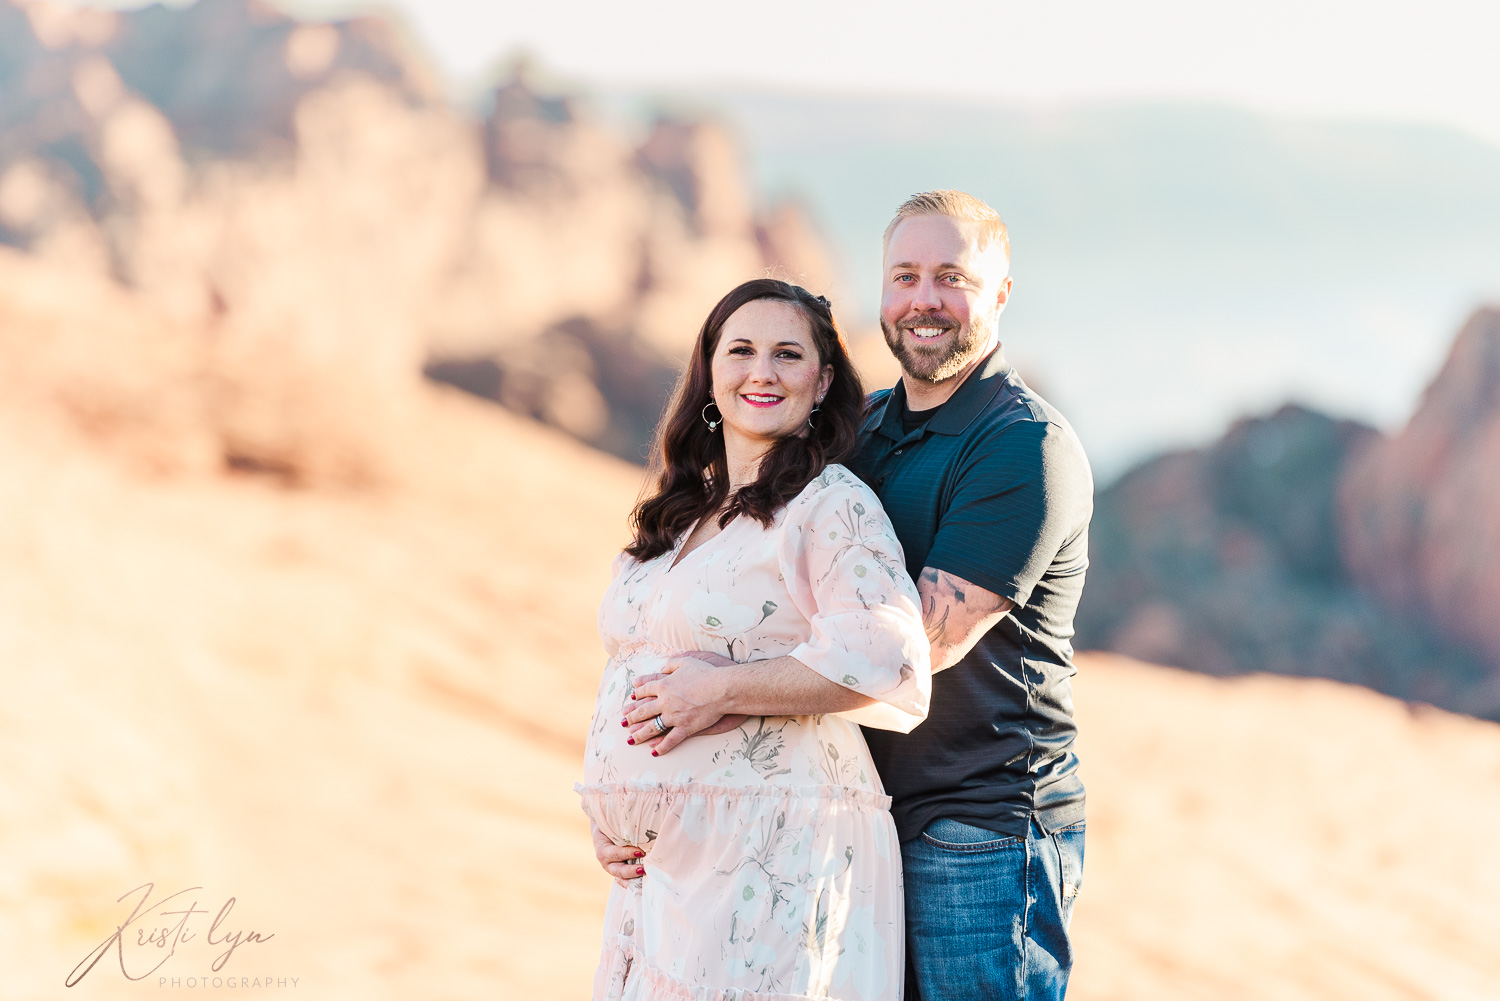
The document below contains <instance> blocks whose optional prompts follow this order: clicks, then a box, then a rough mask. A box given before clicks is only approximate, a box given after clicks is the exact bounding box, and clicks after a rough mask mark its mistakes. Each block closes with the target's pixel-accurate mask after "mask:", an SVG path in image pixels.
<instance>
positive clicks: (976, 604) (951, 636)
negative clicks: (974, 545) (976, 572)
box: [917, 567, 1016, 674]
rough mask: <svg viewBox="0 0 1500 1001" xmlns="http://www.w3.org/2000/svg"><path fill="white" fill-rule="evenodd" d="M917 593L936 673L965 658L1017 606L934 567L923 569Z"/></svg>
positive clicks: (933, 669)
mask: <svg viewBox="0 0 1500 1001" xmlns="http://www.w3.org/2000/svg"><path fill="white" fill-rule="evenodd" d="M917 594H918V595H920V596H921V598H922V624H923V625H924V626H926V627H927V639H928V641H929V642H930V643H931V644H932V673H933V674H937V673H938V672H939V671H946V670H947V669H948V668H950V667H952V666H953V665H954V664H957V663H958V662H959V661H960V660H962V659H963V656H964V654H966V653H968V652H969V651H970V650H972V649H974V644H975V643H978V642H979V637H981V636H983V635H984V634H985V633H987V632H989V631H990V630H991V629H992V628H994V626H995V624H996V623H998V622H999V621H1000V620H1001V619H1003V618H1005V616H1006V613H1008V612H1009V611H1010V610H1011V609H1012V608H1015V607H1016V606H1015V604H1014V603H1013V602H1012V601H1011V600H1010V599H1009V598H1002V597H1000V596H999V595H998V594H996V593H995V592H993V591H986V590H985V589H984V588H982V587H980V586H979V585H978V584H970V583H969V582H968V581H966V580H964V579H963V578H962V577H959V576H957V575H955V574H951V573H949V572H948V571H946V570H936V569H934V568H932V567H923V568H922V575H921V577H919V578H918V579H917Z"/></svg>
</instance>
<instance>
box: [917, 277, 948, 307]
mask: <svg viewBox="0 0 1500 1001" xmlns="http://www.w3.org/2000/svg"><path fill="white" fill-rule="evenodd" d="M911 308H912V309H915V310H918V311H920V312H923V313H931V312H934V311H936V310H939V309H942V308H943V300H942V299H940V298H939V297H938V290H937V282H935V281H933V280H932V279H931V278H923V279H922V280H921V281H920V282H919V283H918V284H917V292H916V294H915V295H913V296H912V299H911Z"/></svg>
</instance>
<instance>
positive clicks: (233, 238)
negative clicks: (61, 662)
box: [0, 0, 826, 481]
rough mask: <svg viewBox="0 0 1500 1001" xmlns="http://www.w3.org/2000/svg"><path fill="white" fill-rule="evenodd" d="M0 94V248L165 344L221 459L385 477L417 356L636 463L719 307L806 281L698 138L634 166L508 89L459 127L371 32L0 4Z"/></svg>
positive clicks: (345, 25)
mask: <svg viewBox="0 0 1500 1001" xmlns="http://www.w3.org/2000/svg"><path fill="white" fill-rule="evenodd" d="M0 80H3V81H4V87H3V88H0V243H3V244H9V245H11V246H13V247H16V248H18V249H21V250H24V251H26V252H27V253H28V254H29V255H30V256H31V258H32V259H33V260H34V261H36V262H40V263H42V264H45V265H48V266H51V267H55V268H57V269H59V270H60V271H64V272H67V273H71V274H78V275H90V276H93V277H95V278H97V279H98V280H99V281H102V282H113V283H115V284H116V285H118V286H120V287H121V289H122V291H125V292H127V293H128V295H129V297H131V299H132V301H133V302H135V303H136V304H137V306H139V308H140V309H142V310H145V311H146V312H147V313H154V314H155V315H158V316H159V317H160V318H161V322H163V323H165V324H168V325H170V326H172V327H173V328H174V329H180V330H182V331H184V332H185V333H184V338H185V339H184V344H183V350H184V351H185V352H186V355H187V356H190V357H191V358H192V359H194V364H195V365H197V366H198V370H199V371H200V372H201V378H202V379H203V381H204V390H203V392H204V395H205V397H206V399H208V400H209V401H210V404H211V405H210V408H209V409H210V414H211V418H210V420H211V424H212V427H213V433H214V434H215V435H217V437H218V438H219V440H220V441H221V450H222V452H223V454H224V456H225V457H226V459H227V460H228V461H230V462H231V463H233V464H238V465H242V466H248V467H257V468H265V469H275V470H281V471H283V472H285V473H286V474H287V475H290V476H294V477H301V478H327V477H331V478H335V479H342V480H354V481H357V480H362V479H369V478H371V477H378V476H380V475H382V474H381V470H380V468H379V467H380V461H379V455H380V452H381V441H382V440H383V439H385V438H388V437H390V436H391V435H393V434H395V433H397V431H398V429H399V427H400V426H401V424H402V422H403V421H405V420H406V419H407V418H406V417H405V416H404V411H405V409H406V408H408V407H409V405H410V399H411V395H412V390H413V387H414V386H415V385H416V384H417V382H418V381H419V379H420V373H421V371H422V367H423V364H424V362H426V361H435V362H437V363H439V367H441V366H442V365H444V364H446V365H447V366H449V368H450V369H451V368H452V367H453V366H455V365H456V366H458V367H459V369H461V370H463V374H464V376H465V377H464V378H459V377H455V378H454V381H456V382H460V383H463V384H466V385H467V384H469V383H474V382H475V380H474V379H473V378H472V377H473V375H474V372H473V371H472V366H474V365H476V364H477V365H479V366H480V367H481V368H483V370H484V372H489V373H492V374H493V378H491V379H490V382H491V383H493V385H492V386H491V388H490V389H488V390H484V391H485V392H486V395H490V396H492V397H494V398H496V399H498V400H501V401H502V402H506V403H507V404H509V405H511V406H512V407H514V408H516V409H519V410H521V411H523V412H525V413H527V414H528V415H530V416H534V417H537V418H539V419H542V420H545V421H548V422H550V423H553V424H556V425H558V426H560V427H563V428H564V429H566V430H568V431H569V432H570V433H572V434H574V435H576V436H578V437H580V438H583V439H585V440H587V441H591V442H593V443H595V444H598V445H601V446H602V447H607V448H610V449H611V450H613V451H616V452H618V453H620V454H625V455H630V456H632V457H637V458H638V457H639V454H640V452H639V450H640V448H641V446H642V444H643V443H644V441H645V439H646V438H647V437H648V436H649V432H650V427H651V424H652V423H653V422H654V420H655V418H656V415H657V413H658V412H659V408H660V405H661V401H662V399H663V398H664V396H665V392H666V389H665V387H666V386H667V385H668V384H669V383H670V381H671V378H672V374H673V372H674V371H675V368H676V366H677V364H678V363H679V361H680V358H681V355H682V353H683V351H684V350H685V349H686V346H687V345H688V344H689V343H691V340H692V337H693V335H694V334H695V332H696V330H697V327H698V325H699V323H700V322H701V320H702V317H703V315H704V314H705V313H706V312H707V310H708V308H709V306H711V305H712V303H713V302H714V301H715V300H716V299H717V298H718V297H719V296H720V295H721V294H722V293H723V292H724V291H726V290H727V289H728V288H730V287H731V286H733V285H734V284H737V283H738V282H740V281H743V280H745V279H746V278H751V277H756V276H759V275H761V274H763V273H764V272H765V270H766V268H767V267H768V266H769V265H773V264H774V265H781V266H785V267H788V268H789V269H790V270H793V271H808V272H812V273H821V272H826V267H824V265H823V264H822V261H823V259H824V255H823V254H821V252H820V251H819V247H818V245H817V242H816V239H815V238H814V237H813V236H811V234H810V231H809V230H808V229H807V227H806V226H805V225H802V226H800V228H799V226H798V223H797V220H796V219H795V218H793V216H795V212H796V210H795V209H791V210H787V212H782V213H780V214H779V215H778V216H777V217H776V218H774V219H771V220H766V221H765V222H764V223H763V222H762V220H760V218H759V217H758V215H757V213H756V211H755V204H754V198H753V197H752V196H751V194H750V192H749V190H748V187H747V185H746V183H745V181H744V179H743V178H742V176H741V174H740V172H739V169H738V153H737V151H736V149H735V147H734V144H733V142H732V140H731V138H730V137H729V136H728V135H727V134H726V133H724V132H723V131H722V130H721V129H718V128H717V127H716V126H712V125H707V124H695V123H683V122H667V123H662V124H660V125H658V127H657V129H656V131H655V132H654V133H653V134H652V136H651V138H650V139H648V141H647V142H646V144H645V146H644V147H643V148H642V149H640V150H637V149H636V148H635V146H634V144H633V143H632V142H630V141H629V140H628V139H627V138H626V137H624V136H623V135H620V134H618V133H616V132H613V131H611V130H610V129H607V128H605V127H603V126H602V125H600V124H598V123H596V122H593V121H591V120H590V119H589V116H588V115H587V112H586V109H581V108H579V107H578V106H576V104H575V102H573V101H571V100H569V99H567V98H565V97H554V96H547V95H539V94H537V93H535V92H534V91H533V90H532V89H531V88H530V87H529V86H528V84H527V82H526V80H525V79H524V78H523V77H518V78H517V79H516V80H515V81H513V82H512V83H510V84H508V85H507V86H505V87H502V88H500V89H499V90H498V91H497V93H496V95H495V100H494V106H493V109H492V112H491V114H490V117H489V119H488V121H487V122H485V123H479V122H475V121H470V120H468V119H465V118H464V117H462V116H460V115H459V114H457V113H456V112H454V111H453V110H452V109H450V108H448V107H447V106H446V105H444V104H442V103H441V102H439V101H438V99H437V97H436V94H437V87H436V85H435V84H434V82H433V77H432V74H431V72H430V71H429V70H427V68H426V67H425V65H424V64H423V63H422V61H421V60H420V59H417V58H415V56H414V55H413V54H412V52H411V51H410V50H409V49H408V47H407V46H406V44H405V42H404V40H403V37H402V36H401V35H400V33H399V32H396V31H394V30H392V29H391V28H390V27H389V25H388V24H386V23H385V22H383V21H380V20H378V19H356V20H351V21H343V22H337V23H333V24H302V23H300V22H298V21H296V20H295V19H293V18H290V17H287V16H286V15H284V14H282V13H280V12H278V11H277V10H275V9H274V8H272V7H270V6H268V5H266V4H263V3H259V2H256V0H200V2H199V3H197V4H195V5H193V6H191V7H187V8H168V7H163V6H160V5H157V6H152V7H149V8H146V9H143V10H139V11H134V12H128V13H118V14H101V13H99V12H70V11H66V10H60V9H56V8H51V7H45V6H27V7H25V8H22V7H19V6H17V5H16V3H15V0H0ZM788 212H790V213H791V215H788ZM799 256H800V257H801V258H803V259H805V260H806V262H807V263H806V265H802V264H801V263H800V262H799V260H797V259H795V258H798V257H799ZM464 366H470V369H467V370H464ZM486 366H487V367H486ZM481 374H483V372H481ZM616 376H618V377H616ZM466 380H467V381H466ZM481 381H482V380H481ZM470 388H476V389H483V387H481V386H479V385H478V384H477V383H475V384H474V385H471V387H470Z"/></svg>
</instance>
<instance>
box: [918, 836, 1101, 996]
mask: <svg viewBox="0 0 1500 1001" xmlns="http://www.w3.org/2000/svg"><path fill="white" fill-rule="evenodd" d="M901 861H902V866H903V869H904V871H905V881H906V971H907V972H906V1001H947V999H950V998H951V999H954V1001H958V999H962V1001H980V999H994V1001H1043V999H1053V998H1056V999H1061V998H1062V997H1063V995H1064V994H1065V993H1066V992H1067V989H1068V972H1069V971H1070V970H1071V969H1072V968H1073V947H1072V944H1071V943H1070V942H1069V940H1068V921H1069V919H1070V918H1071V917H1072V915H1073V901H1074V899H1075V898H1076V897H1077V895H1078V888H1079V886H1080V885H1082V881H1083V822H1082V821H1079V822H1078V823H1076V824H1074V825H1072V826H1071V827H1064V828H1063V829H1061V830H1059V831H1055V832H1053V833H1052V834H1050V835H1048V834H1043V833H1042V830H1041V828H1040V827H1039V826H1037V824H1036V822H1035V821H1033V822H1032V824H1031V829H1030V831H1029V832H1028V833H1027V836H1026V838H1024V839H1022V838H1016V837H1008V836H1005V835H1000V834H996V833H995V832H994V831H986V830H984V829H982V828H978V827H971V826H969V825H968V824H961V823H959V822H958V821H956V820H947V819H942V820H935V821H933V822H932V823H931V824H929V825H927V829H926V830H925V831H923V832H922V833H921V835H920V836H918V837H916V838H914V839H912V840H911V841H908V842H906V843H904V844H903V845H902V846H901Z"/></svg>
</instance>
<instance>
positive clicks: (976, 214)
mask: <svg viewBox="0 0 1500 1001" xmlns="http://www.w3.org/2000/svg"><path fill="white" fill-rule="evenodd" d="M919 215H945V216H948V217H949V218H951V219H959V220H962V221H963V222H972V223H976V224H977V225H978V228H979V238H978V249H979V252H980V253H981V254H983V253H985V252H987V251H988V250H989V249H990V248H991V247H995V246H998V247H999V248H1000V252H1001V253H1002V254H1004V255H1005V260H1006V261H1007V262H1009V261H1010V233H1009V232H1007V231H1006V229H1005V223H1003V222H1001V221H1000V213H998V212H996V211H995V210H994V209H992V208H990V207H989V206H988V205H986V204H985V203H984V202H982V201H980V200H979V199H978V198H975V197H974V196H973V195H971V194H969V193H968V192H967V191H955V190H953V189H951V188H950V189H947V190H944V191H923V192H922V193H920V194H916V195H912V196H911V197H910V198H908V199H907V200H906V201H904V202H902V203H901V207H900V208H899V209H897V210H896V218H894V219H892V220H891V224H890V225H889V226H887V227H886V228H885V239H884V240H883V241H882V243H881V246H887V245H889V244H890V242H891V234H892V233H894V232H895V231H896V227H897V226H899V225H901V220H903V219H910V218H911V217H912V216H919Z"/></svg>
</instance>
